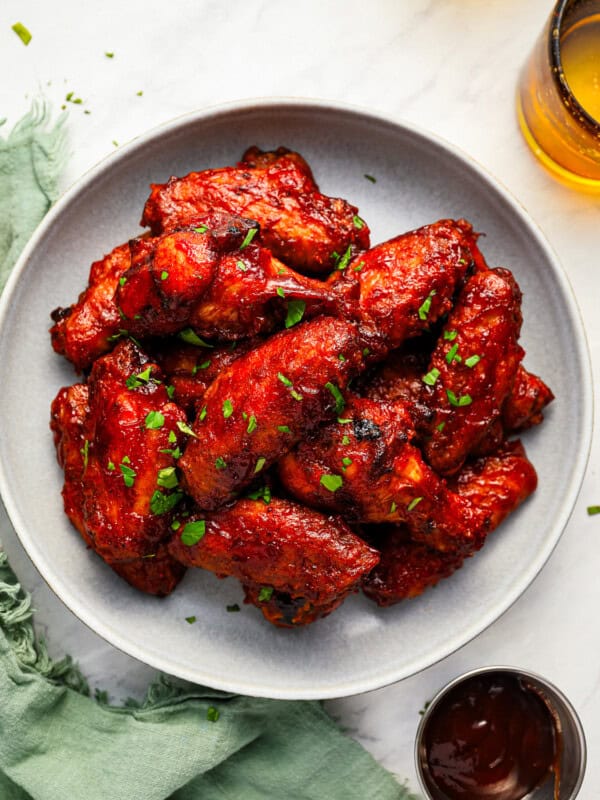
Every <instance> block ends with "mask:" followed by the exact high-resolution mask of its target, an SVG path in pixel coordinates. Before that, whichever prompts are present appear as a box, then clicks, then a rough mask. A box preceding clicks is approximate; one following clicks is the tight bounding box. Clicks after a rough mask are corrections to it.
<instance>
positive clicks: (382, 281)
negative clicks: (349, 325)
mask: <svg viewBox="0 0 600 800" xmlns="http://www.w3.org/2000/svg"><path fill="white" fill-rule="evenodd" d="M476 240H477V236H476V234H475V233H474V232H473V229H472V227H471V225H470V224H469V223H468V222H466V221H465V220H458V221H455V220H449V219H444V220H440V221H439V222H436V223H434V224H432V225H425V226H424V227H422V228H418V229H417V230H414V231H410V232H409V233H404V234H402V235H401V236H397V237H395V238H394V239H390V240H389V241H387V242H384V243H383V244H380V245H377V246H376V247H373V248H372V249H371V250H369V251H367V252H366V253H362V254H361V255H358V256H356V258H354V260H353V261H352V262H351V263H350V264H349V265H348V267H347V268H346V269H345V270H344V282H345V283H348V282H349V283H350V285H351V287H353V289H354V292H353V293H348V294H349V305H348V307H347V313H348V314H350V315H354V316H355V317H356V318H357V319H358V320H359V321H360V323H361V325H362V326H363V327H365V328H371V329H372V330H373V331H374V333H375V335H376V336H377V337H378V338H380V339H381V340H382V341H383V343H384V345H385V348H386V349H387V350H390V349H392V348H394V347H398V346H399V345H400V344H402V342H404V340H405V339H408V338H411V337H413V336H417V335H419V334H420V333H422V332H423V331H424V330H426V329H427V328H428V327H430V326H431V325H432V324H433V323H435V322H436V321H437V320H438V319H440V317H442V316H443V315H444V314H446V313H447V312H448V311H449V310H450V309H451V307H452V300H453V296H454V294H455V292H456V291H457V290H458V289H460V287H461V286H462V284H463V281H464V280H465V277H466V275H467V273H468V272H469V271H472V270H473V269H475V268H476V266H477V264H479V262H480V261H481V260H482V256H481V254H480V253H479V250H478V248H477V244H476ZM346 291H347V287H346Z"/></svg>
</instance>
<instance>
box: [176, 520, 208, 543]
mask: <svg viewBox="0 0 600 800" xmlns="http://www.w3.org/2000/svg"><path fill="white" fill-rule="evenodd" d="M205 533H206V520H204V519H197V520H195V521H194V522H187V523H186V524H185V526H184V528H183V531H182V532H181V543H182V544H185V545H187V546H188V547H191V546H192V545H193V544H196V543H197V542H199V541H200V539H202V537H203V536H204V534H205Z"/></svg>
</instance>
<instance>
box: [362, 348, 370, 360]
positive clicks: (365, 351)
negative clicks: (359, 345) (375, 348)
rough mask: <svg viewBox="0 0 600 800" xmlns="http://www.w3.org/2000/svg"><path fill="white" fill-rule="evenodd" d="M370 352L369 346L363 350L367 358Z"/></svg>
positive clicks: (364, 356)
mask: <svg viewBox="0 0 600 800" xmlns="http://www.w3.org/2000/svg"><path fill="white" fill-rule="evenodd" d="M370 352H371V351H370V350H369V348H368V347H365V348H363V351H362V354H363V358H366V357H367V356H368V355H369V353H370Z"/></svg>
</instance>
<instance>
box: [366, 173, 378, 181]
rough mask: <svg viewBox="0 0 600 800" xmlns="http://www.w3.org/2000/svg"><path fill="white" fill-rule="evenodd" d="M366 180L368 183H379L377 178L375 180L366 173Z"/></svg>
mask: <svg viewBox="0 0 600 800" xmlns="http://www.w3.org/2000/svg"><path fill="white" fill-rule="evenodd" d="M365 178H366V179H367V180H368V181H371V183H377V178H374V177H373V176H372V175H367V173H366V172H365Z"/></svg>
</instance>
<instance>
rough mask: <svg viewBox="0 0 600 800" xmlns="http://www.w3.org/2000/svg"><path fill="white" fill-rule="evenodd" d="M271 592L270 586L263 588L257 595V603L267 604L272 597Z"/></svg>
mask: <svg viewBox="0 0 600 800" xmlns="http://www.w3.org/2000/svg"><path fill="white" fill-rule="evenodd" d="M273 591H274V589H273V587H272V586H263V587H262V589H261V590H260V592H259V593H258V602H259V603H266V602H268V601H269V600H270V599H271V597H272V596H273Z"/></svg>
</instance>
